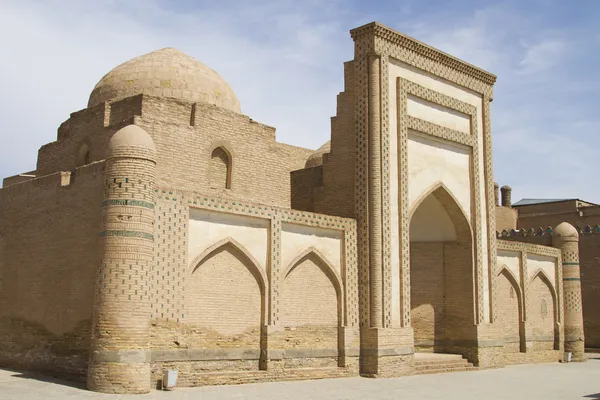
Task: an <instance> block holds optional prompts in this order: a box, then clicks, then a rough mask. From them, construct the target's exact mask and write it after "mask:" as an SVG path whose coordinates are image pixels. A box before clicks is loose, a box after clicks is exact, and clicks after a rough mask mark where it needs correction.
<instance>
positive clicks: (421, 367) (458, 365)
mask: <svg viewBox="0 0 600 400" xmlns="http://www.w3.org/2000/svg"><path fill="white" fill-rule="evenodd" d="M465 361H466V360H465ZM471 367H473V364H471V363H470V362H464V363H439V364H425V365H420V364H415V371H426V370H435V369H457V368H458V369H460V368H471Z"/></svg>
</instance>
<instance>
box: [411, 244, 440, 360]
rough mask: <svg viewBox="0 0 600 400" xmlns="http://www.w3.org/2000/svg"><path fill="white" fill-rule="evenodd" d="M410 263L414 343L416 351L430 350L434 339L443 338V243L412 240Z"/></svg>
mask: <svg viewBox="0 0 600 400" xmlns="http://www.w3.org/2000/svg"><path fill="white" fill-rule="evenodd" d="M410 266H411V269H410V283H411V291H410V294H411V307H412V310H411V321H412V327H413V329H414V331H415V346H416V347H417V349H418V350H419V351H431V350H433V349H434V348H435V347H431V346H432V345H433V344H434V341H435V340H437V341H438V342H439V341H443V340H444V322H445V318H444V315H445V309H444V298H445V292H444V244H443V243H441V242H439V243H416V242H412V243H411V245H410ZM440 350H441V347H440Z"/></svg>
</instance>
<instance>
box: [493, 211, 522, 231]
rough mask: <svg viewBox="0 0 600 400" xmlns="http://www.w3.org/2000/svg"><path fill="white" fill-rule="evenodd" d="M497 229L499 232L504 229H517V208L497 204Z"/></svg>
mask: <svg viewBox="0 0 600 400" xmlns="http://www.w3.org/2000/svg"><path fill="white" fill-rule="evenodd" d="M495 209H496V230H498V231H499V232H501V231H503V230H505V229H506V230H507V231H510V230H511V229H517V216H518V214H517V209H515V208H511V207H499V206H496V208H495Z"/></svg>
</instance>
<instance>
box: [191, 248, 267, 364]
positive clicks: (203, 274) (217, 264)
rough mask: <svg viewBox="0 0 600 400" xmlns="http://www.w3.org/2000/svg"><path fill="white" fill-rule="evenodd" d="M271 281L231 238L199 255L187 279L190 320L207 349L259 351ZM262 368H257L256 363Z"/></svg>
mask: <svg viewBox="0 0 600 400" xmlns="http://www.w3.org/2000/svg"><path fill="white" fill-rule="evenodd" d="M265 285H266V282H265V281H264V275H263V273H261V270H260V266H258V265H257V264H256V261H255V260H253V259H252V257H251V256H249V255H248V252H247V251H245V249H244V248H243V247H241V246H240V245H239V244H237V243H236V242H234V241H231V240H227V241H224V242H219V243H218V244H217V245H216V246H211V247H210V248H209V249H207V251H206V252H204V253H203V254H201V255H200V256H199V257H197V258H196V259H195V260H194V262H193V265H192V273H191V276H189V277H188V279H187V281H186V293H185V299H186V303H185V312H186V314H185V322H186V323H187V324H189V325H191V326H193V327H194V332H196V334H197V335H200V336H201V337H203V338H205V341H203V342H202V346H203V347H205V348H232V347H233V348H244V349H255V350H259V349H260V337H261V329H262V326H263V325H264V318H265V315H264V309H265V293H266V288H265ZM257 368H258V364H257Z"/></svg>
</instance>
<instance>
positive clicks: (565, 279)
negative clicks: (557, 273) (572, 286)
mask: <svg viewBox="0 0 600 400" xmlns="http://www.w3.org/2000/svg"><path fill="white" fill-rule="evenodd" d="M580 280H581V279H579V278H563V281H580Z"/></svg>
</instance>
